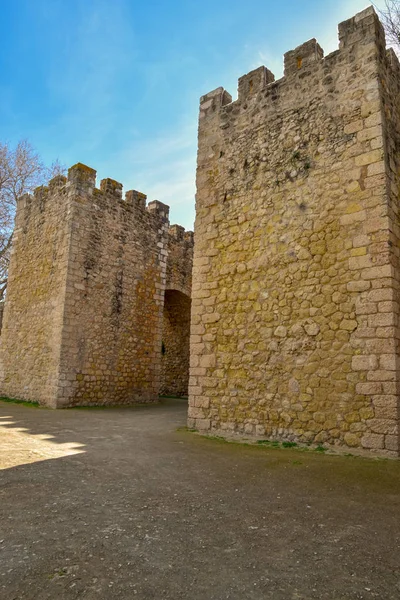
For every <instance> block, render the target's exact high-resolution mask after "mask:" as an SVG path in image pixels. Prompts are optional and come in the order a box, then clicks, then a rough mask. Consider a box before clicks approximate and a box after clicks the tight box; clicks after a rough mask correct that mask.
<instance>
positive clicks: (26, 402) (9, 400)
mask: <svg viewBox="0 0 400 600" xmlns="http://www.w3.org/2000/svg"><path fill="white" fill-rule="evenodd" d="M0 402H7V403H8V404H20V405H22V406H28V407H29V408H44V407H43V406H40V404H39V402H35V401H34V400H32V401H30V400H17V398H5V397H1V398H0Z"/></svg>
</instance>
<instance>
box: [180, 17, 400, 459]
mask: <svg viewBox="0 0 400 600" xmlns="http://www.w3.org/2000/svg"><path fill="white" fill-rule="evenodd" d="M339 38H340V49H339V50H338V51H336V52H333V53H332V54H330V55H329V56H327V57H326V58H324V59H323V58H322V56H323V52H322V49H321V48H320V47H319V46H318V44H317V42H316V41H315V40H311V41H310V42H307V43H306V44H303V45H302V46H299V47H298V48H296V49H295V50H294V51H291V52H289V53H287V54H286V55H285V76H284V77H283V78H282V79H281V80H279V81H276V82H273V76H272V74H271V73H270V72H269V71H268V70H267V69H265V67H260V69H257V70H255V71H252V72H251V73H249V74H248V75H246V76H244V77H242V78H241V79H240V80H239V99H238V100H237V101H235V102H231V97H230V95H229V94H228V93H227V92H226V91H224V90H223V89H222V88H218V89H217V90H215V91H213V92H211V93H209V94H207V95H206V96H203V97H202V98H201V101H200V118H199V149H198V168H197V204H196V225H195V257H194V270H193V280H194V284H193V294H192V305H193V306H192V327H191V379H190V384H191V386H190V400H189V404H190V406H189V421H188V422H189V425H190V426H194V427H196V428H198V429H200V430H219V431H221V432H224V431H235V432H238V433H246V434H255V435H260V436H264V437H268V438H280V439H288V440H296V441H299V442H311V443H326V444H332V445H335V446H350V447H363V448H371V449H374V450H378V451H379V452H381V453H382V454H384V453H388V454H390V453H391V454H398V453H399V378H398V373H399V369H398V356H399V319H398V315H399V303H400V299H399V273H400V270H399V262H398V261H399V239H400V231H399V226H398V212H399V173H400V154H399V152H398V148H399V143H400V93H399V92H400V90H399V86H400V78H399V64H398V61H397V59H396V57H395V55H394V53H393V52H389V53H387V52H386V49H385V37H384V33H383V29H382V26H381V24H380V23H379V20H378V18H377V16H376V14H375V12H374V10H373V9H372V8H368V9H366V10H365V11H363V12H361V13H359V14H358V15H356V16H355V17H354V18H352V19H350V20H348V21H346V22H344V23H341V24H340V25H339Z"/></svg>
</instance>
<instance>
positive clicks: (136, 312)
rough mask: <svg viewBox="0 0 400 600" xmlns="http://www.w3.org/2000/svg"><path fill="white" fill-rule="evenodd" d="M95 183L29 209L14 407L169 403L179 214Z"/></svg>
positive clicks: (15, 309) (10, 334) (7, 384)
mask: <svg viewBox="0 0 400 600" xmlns="http://www.w3.org/2000/svg"><path fill="white" fill-rule="evenodd" d="M95 179H96V172H95V171H94V170H93V169H90V168H89V167H86V166H84V165H81V164H78V165H75V166H74V167H72V168H71V169H70V170H69V173H68V179H66V178H65V177H57V178H55V179H54V180H52V181H51V182H50V184H49V187H48V188H39V189H38V190H36V192H35V195H34V197H31V196H28V195H27V196H24V197H23V198H21V200H20V201H19V202H18V207H17V215H16V229H15V236H14V243H13V249H12V259H11V265H10V273H9V285H8V290H7V302H6V307H5V313H4V326H3V330H2V336H1V348H0V367H1V373H0V393H1V394H3V395H6V396H9V397H15V398H24V399H28V400H37V401H39V402H41V403H43V404H47V405H49V406H52V407H55V408H58V407H64V406H73V405H78V404H81V405H82V404H83V405H86V404H122V403H129V402H135V401H141V402H147V401H156V400H157V399H158V393H159V388H160V374H161V336H162V320H163V304H164V290H165V283H166V270H167V265H166V261H167V254H168V250H167V244H168V229H169V221H168V211H169V208H168V207H167V206H165V205H164V204H162V203H161V202H158V201H154V202H151V203H149V205H148V206H147V207H146V196H145V195H144V194H141V193H139V192H136V191H128V192H126V195H125V199H122V185H121V184H119V183H118V182H116V181H114V180H112V179H105V180H103V181H102V182H101V184H100V189H97V188H96V187H95ZM188 235H189V234H188ZM189 262H190V260H189V261H188V262H187V263H186V264H187V265H189ZM170 270H171V271H174V270H176V269H175V267H173V266H172V267H171V268H170ZM186 279H187V278H186Z"/></svg>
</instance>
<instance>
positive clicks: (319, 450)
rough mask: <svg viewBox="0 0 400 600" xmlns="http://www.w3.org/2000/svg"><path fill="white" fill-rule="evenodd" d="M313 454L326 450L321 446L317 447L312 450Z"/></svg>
mask: <svg viewBox="0 0 400 600" xmlns="http://www.w3.org/2000/svg"><path fill="white" fill-rule="evenodd" d="M314 452H326V448H324V447H323V446H317V447H316V448H314Z"/></svg>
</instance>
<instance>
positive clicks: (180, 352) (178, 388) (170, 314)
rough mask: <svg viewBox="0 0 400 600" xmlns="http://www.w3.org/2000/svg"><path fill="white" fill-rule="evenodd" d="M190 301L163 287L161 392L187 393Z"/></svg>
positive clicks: (169, 393) (163, 393)
mask: <svg viewBox="0 0 400 600" xmlns="http://www.w3.org/2000/svg"><path fill="white" fill-rule="evenodd" d="M190 304H191V300H190V298H189V297H188V296H186V294H183V293H182V292H178V291H177V290H166V291H165V300H164V317H163V334H162V345H161V355H162V356H161V395H163V396H187V395H188V386H189V339H190Z"/></svg>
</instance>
